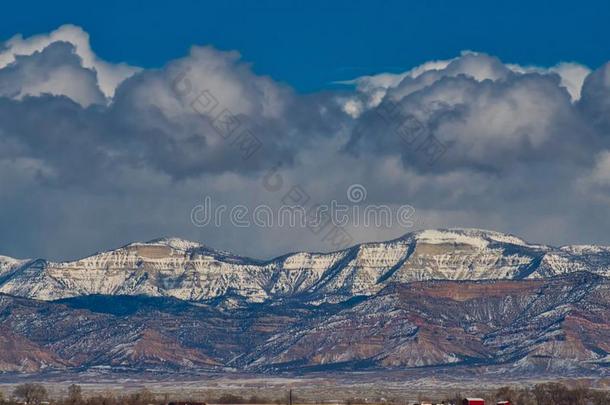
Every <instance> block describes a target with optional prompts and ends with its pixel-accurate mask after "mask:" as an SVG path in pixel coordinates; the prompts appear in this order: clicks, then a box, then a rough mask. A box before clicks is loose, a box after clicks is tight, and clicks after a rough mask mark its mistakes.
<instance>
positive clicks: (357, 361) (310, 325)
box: [0, 229, 610, 375]
mask: <svg viewBox="0 0 610 405" xmlns="http://www.w3.org/2000/svg"><path fill="white" fill-rule="evenodd" d="M448 367H453V368H455V369H457V368H460V369H463V370H469V369H477V368H478V369H481V368H484V369H485V370H487V371H489V372H497V373H499V374H502V375H508V374H511V373H516V374H519V375H521V374H524V373H525V374H528V373H529V374H532V375H535V374H541V373H556V374H559V375H566V374H567V373H570V374H593V375H601V374H604V375H605V374H610V247H602V246H593V245H574V246H564V247H552V246H547V245H540V244H531V243H528V242H526V241H524V240H522V239H520V238H518V237H516V236H512V235H508V234H503V233H499V232H492V231H484V230H477V229H440V230H423V231H418V232H413V233H409V234H406V235H404V236H403V237H400V238H398V239H395V240H391V241H388V242H375V243H365V244H360V245H356V246H353V247H350V248H348V249H345V250H342V251H337V252H331V253H305V252H301V253H292V254H287V255H284V256H281V257H277V258H274V259H271V260H256V259H250V258H245V257H240V256H238V255H234V254H231V253H228V252H223V251H218V250H214V249H212V248H210V247H207V246H205V245H202V244H200V243H196V242H190V241H185V240H181V239H177V238H164V239H158V240H153V241H150V242H146V243H140V242H138V243H132V244H129V245H126V246H124V247H121V248H119V249H116V250H111V251H106V252H101V253H97V254H94V255H92V256H89V257H86V258H83V259H80V260H76V261H69V262H51V261H47V260H44V259H32V260H18V259H13V258H9V257H4V256H0V371H5V372H14V373H23V372H41V371H45V370H59V371H62V370H64V371H66V370H91V369H110V370H132V371H136V372H137V371H139V370H163V371H171V372H174V371H183V370H200V371H201V370H203V371H206V370H207V371H212V372H257V373H260V372H262V373H278V372H309V371H311V372H313V371H316V372H328V371H334V370H341V371H354V370H358V371H360V370H375V371H379V372H382V371H389V370H415V369H423V368H427V369H430V370H441V369H447V368H448Z"/></svg>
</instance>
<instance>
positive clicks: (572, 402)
mask: <svg viewBox="0 0 610 405" xmlns="http://www.w3.org/2000/svg"><path fill="white" fill-rule="evenodd" d="M466 396H469V397H470V396H477V397H482V398H485V400H486V403H487V404H489V405H495V404H496V402H497V401H510V403H511V404H512V405H610V391H602V390H595V389H591V388H584V387H577V388H569V387H567V386H565V385H563V384H559V383H546V384H537V385H535V386H533V387H527V388H514V387H503V388H500V389H498V390H496V391H493V392H485V393H473V392H472V391H468V393H467V394H464V395H463V394H462V393H456V394H454V395H453V396H452V397H449V398H444V399H443V400H436V399H434V398H423V397H422V398H420V399H419V402H420V403H421V402H426V403H443V404H455V405H461V403H462V399H463V398H464V397H466ZM280 398H281V399H277V398H275V399H272V398H267V397H261V396H250V397H243V396H239V395H233V394H223V395H221V396H219V397H211V398H205V399H204V400H203V401H205V402H207V403H212V404H276V405H281V404H285V403H287V399H288V398H287V397H286V396H284V395H282V394H280ZM325 400H326V399H325V398H320V400H319V401H318V402H317V403H322V402H324V401H325ZM185 401H194V402H203V401H202V399H199V398H197V399H196V398H170V397H169V396H168V395H162V394H153V393H151V392H150V391H148V390H141V391H138V392H135V393H131V394H124V395H121V394H112V393H105V394H96V395H84V394H83V392H82V389H81V387H80V386H78V385H71V386H70V387H68V390H67V392H66V393H65V394H64V396H63V397H61V398H59V399H58V398H53V399H51V398H50V397H49V394H48V391H47V389H46V388H45V387H44V386H43V385H41V384H35V383H28V384H21V385H19V386H17V387H16V388H15V389H14V390H13V391H12V392H11V393H5V394H3V393H2V392H0V405H19V404H27V405H46V404H50V405H165V404H168V403H169V402H185ZM307 402H308V403H316V401H302V400H299V399H295V400H294V403H296V404H303V403H307ZM344 403H345V404H346V405H357V404H376V403H386V404H389V405H405V404H407V401H404V400H401V399H400V398H392V399H385V400H368V401H367V400H364V399H360V398H351V399H347V400H345V401H344Z"/></svg>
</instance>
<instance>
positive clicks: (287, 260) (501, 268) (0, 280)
mask: <svg viewBox="0 0 610 405" xmlns="http://www.w3.org/2000/svg"><path fill="white" fill-rule="evenodd" d="M576 271H587V272H591V273H595V274H599V275H605V276H610V248H608V247H599V246H566V247H562V248H554V247H550V246H544V245H535V244H529V243H527V242H525V241H523V240H522V239H519V238H517V237H515V236H512V235H508V234H502V233H499V232H492V231H483V230H477V229H447V230H424V231H419V232H413V233H409V234H406V235H404V236H403V237H401V238H398V239H395V240H392V241H388V242H376V243H365V244H361V245H357V246H354V247H351V248H348V249H345V250H343V251H338V252H332V253H294V254H288V255H285V256H282V257H278V258H275V259H272V260H268V261H259V260H253V259H249V258H244V257H240V256H236V255H233V254H230V253H227V252H221V251H217V250H214V249H211V248H208V247H206V246H204V245H202V244H200V243H196V242H190V241H185V240H181V239H177V238H165V239H157V240H154V241H150V242H147V243H132V244H129V245H126V246H124V247H121V248H119V249H116V250H111V251H107V252H101V253H98V254H95V255H92V256H89V257H86V258H83V259H80V260H76V261H72V262H59V263H54V262H47V261H45V260H34V261H17V260H14V259H9V258H4V257H2V258H0V292H2V293H6V294H11V295H16V296H22V297H28V298H35V299H41V300H55V299H61V298H67V297H75V296H83V295H90V294H105V295H147V296H153V297H175V298H179V299H183V300H192V301H206V300H218V299H220V298H223V297H225V298H227V297H238V298H239V300H243V301H244V302H264V301H266V300H270V299H278V298H290V297H304V298H307V300H308V301H311V302H340V301H342V300H345V299H349V298H351V297H352V296H354V295H366V296H370V295H372V294H375V293H377V292H379V291H380V290H382V289H383V288H384V287H386V286H387V285H389V284H392V283H397V282H398V283H405V282H411V281H424V280H485V279H523V278H533V279H536V278H548V277H552V276H556V275H561V274H568V273H572V272H576Z"/></svg>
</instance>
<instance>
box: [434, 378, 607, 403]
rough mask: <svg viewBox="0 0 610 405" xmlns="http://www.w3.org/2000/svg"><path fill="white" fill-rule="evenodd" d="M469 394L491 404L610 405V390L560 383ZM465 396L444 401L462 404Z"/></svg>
mask: <svg viewBox="0 0 610 405" xmlns="http://www.w3.org/2000/svg"><path fill="white" fill-rule="evenodd" d="M468 396H475V397H481V398H484V399H485V403H486V404H491V405H495V404H496V403H497V402H498V401H510V403H511V404H512V405H610V391H607V390H605V391H603V390H596V389H591V388H585V387H577V388H569V387H567V386H565V385H563V384H560V383H544V384H536V385H534V386H533V387H524V388H515V387H502V388H500V389H498V390H496V391H493V392H492V393H479V394H477V395H471V394H470V393H469V394H468ZM463 398H464V396H462V394H460V393H458V394H456V395H454V396H453V397H452V398H445V399H444V400H443V401H442V403H444V404H457V405H461V403H462V402H461V401H462V399H463Z"/></svg>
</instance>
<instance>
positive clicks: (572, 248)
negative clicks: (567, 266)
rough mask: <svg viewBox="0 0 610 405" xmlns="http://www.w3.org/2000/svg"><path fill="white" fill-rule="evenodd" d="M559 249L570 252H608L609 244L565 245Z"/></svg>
mask: <svg viewBox="0 0 610 405" xmlns="http://www.w3.org/2000/svg"><path fill="white" fill-rule="evenodd" d="M559 249H560V250H563V251H564V252H568V253H572V254H585V253H593V254H594V253H610V246H600V245H566V246H562V247H560V248H559Z"/></svg>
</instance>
